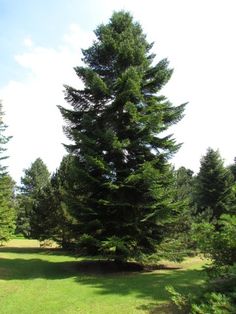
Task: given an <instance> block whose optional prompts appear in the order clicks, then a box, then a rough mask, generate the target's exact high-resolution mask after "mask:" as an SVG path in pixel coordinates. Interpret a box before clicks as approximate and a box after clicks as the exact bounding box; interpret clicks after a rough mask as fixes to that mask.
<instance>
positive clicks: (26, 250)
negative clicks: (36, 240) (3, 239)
mask: <svg viewBox="0 0 236 314" xmlns="http://www.w3.org/2000/svg"><path fill="white" fill-rule="evenodd" d="M0 253H19V254H34V253H40V254H45V255H64V256H73V255H74V254H73V253H70V252H69V251H68V252H67V251H65V250H63V249H61V248H43V247H6V246H2V247H1V246H0Z"/></svg>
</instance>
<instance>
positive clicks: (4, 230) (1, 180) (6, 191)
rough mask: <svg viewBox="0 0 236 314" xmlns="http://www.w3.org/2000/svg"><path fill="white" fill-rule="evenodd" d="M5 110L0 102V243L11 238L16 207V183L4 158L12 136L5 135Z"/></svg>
mask: <svg viewBox="0 0 236 314" xmlns="http://www.w3.org/2000/svg"><path fill="white" fill-rule="evenodd" d="M3 116H4V113H3V110H2V104H1V103H0V244H1V243H2V242H4V241H7V240H9V238H10V236H11V235H12V233H13V232H14V229H15V209H14V201H13V194H14V193H13V192H14V183H13V180H12V179H11V177H10V176H9V175H8V174H7V167H6V165H5V164H4V160H5V159H6V158H8V157H7V156H6V155H5V154H4V153H5V151H6V147H5V145H6V144H7V143H8V141H9V139H10V137H7V136H5V134H4V132H5V130H6V128H7V126H6V125H5V124H4V122H3Z"/></svg>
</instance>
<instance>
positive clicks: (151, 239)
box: [60, 11, 184, 259]
mask: <svg viewBox="0 0 236 314" xmlns="http://www.w3.org/2000/svg"><path fill="white" fill-rule="evenodd" d="M95 35H96V36H97V40H96V41H95V42H94V43H93V45H92V46H91V47H90V48H88V49H86V50H83V55H84V59H83V61H84V62H85V64H86V67H76V68H75V71H76V74H77V75H78V77H79V78H80V79H81V80H82V81H83V83H84V89H83V90H76V89H74V88H72V87H69V86H66V100H67V101H68V102H69V103H70V104H71V106H72V108H73V109H71V110H69V109H65V108H62V107H60V110H61V113H62V115H63V117H64V119H65V121H66V122H67V126H66V127H65V132H66V134H67V136H68V138H69V139H71V140H72V142H73V144H71V145H67V149H68V151H69V152H70V153H71V154H72V155H73V156H75V173H76V176H77V178H76V179H75V178H74V179H73V180H72V181H73V184H71V191H70V193H71V195H73V196H75V197H74V202H73V203H72V202H71V201H69V206H68V208H69V210H70V212H71V213H72V215H73V216H74V217H76V219H77V221H78V231H77V239H78V243H79V244H80V245H81V244H82V243H83V244H84V243H85V242H84V239H88V238H86V237H87V236H89V237H90V238H89V239H92V238H94V239H96V240H97V241H98V243H100V245H99V247H98V248H97V254H98V255H101V254H103V255H104V256H107V257H109V258H110V256H111V252H113V253H112V254H113V255H114V256H116V257H118V256H119V255H120V257H122V258H124V259H126V258H128V256H130V257H137V256H138V255H142V254H151V253H153V252H155V250H156V245H157V244H158V243H160V241H161V240H162V239H163V238H164V237H165V231H166V226H167V225H168V224H169V223H170V220H171V219H170V215H171V212H172V211H173V208H174V207H176V204H174V202H173V190H172V180H173V175H172V171H171V168H170V166H169V165H168V159H169V157H170V156H172V155H173V154H174V153H175V152H176V151H177V149H178V148H179V145H177V144H176V143H175V140H174V139H173V138H172V137H171V136H168V135H167V136H163V131H166V130H167V129H168V127H169V126H170V125H173V124H175V123H177V122H178V121H179V120H180V119H181V117H182V113H183V110H184V105H181V106H178V107H174V106H173V105H172V104H171V103H170V102H169V101H168V100H167V99H166V98H165V97H164V96H161V95H158V93H159V92H160V89H161V88H162V87H163V86H164V85H165V84H166V83H167V82H168V80H169V78H170V77H171V74H172V70H171V69H169V68H168V61H167V60H166V59H164V60H162V61H160V62H159V63H157V64H156V65H153V61H154V57H155V55H153V54H151V53H150V49H151V47H152V44H149V43H148V42H147V41H146V36H145V35H144V34H143V31H142V28H141V26H140V25H139V24H138V23H135V22H133V19H132V17H131V16H130V14H129V13H126V12H123V11H122V12H117V13H114V14H113V16H112V17H111V19H110V21H109V23H108V24H107V25H100V26H99V27H98V28H97V29H96V31H95ZM67 205H68V203H67ZM81 237H82V242H81ZM84 237H85V238H84ZM83 248H84V246H83ZM128 251H129V253H128Z"/></svg>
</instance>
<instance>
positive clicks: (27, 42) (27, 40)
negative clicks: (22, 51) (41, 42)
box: [23, 37, 34, 48]
mask: <svg viewBox="0 0 236 314" xmlns="http://www.w3.org/2000/svg"><path fill="white" fill-rule="evenodd" d="M23 43H24V45H25V47H29V48H30V47H32V46H33V44H34V43H33V41H32V39H31V38H30V37H26V38H25V39H24V41H23Z"/></svg>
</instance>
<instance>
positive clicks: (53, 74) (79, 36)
mask: <svg viewBox="0 0 236 314" xmlns="http://www.w3.org/2000/svg"><path fill="white" fill-rule="evenodd" d="M24 43H25V44H26V46H27V48H29V50H28V51H25V52H24V53H22V54H19V55H16V56H15V60H16V62H17V63H18V64H19V65H21V66H22V67H23V68H25V69H27V76H26V78H24V79H23V80H21V81H10V82H8V84H7V85H5V86H3V88H1V90H0V95H1V98H2V101H3V106H4V110H5V112H6V123H7V124H8V126H9V128H8V134H11V135H12V136H13V138H12V140H11V141H10V142H9V145H8V154H9V156H10V158H9V160H8V163H9V171H10V173H11V174H12V176H13V177H14V178H15V179H16V180H19V177H20V176H21V175H22V169H23V168H28V167H29V165H30V164H31V162H33V161H34V160H35V159H36V158H37V157H41V158H42V159H43V160H44V161H45V162H46V164H47V165H48V167H49V169H50V170H51V171H53V170H55V169H56V167H58V165H59V163H60V161H61V158H62V156H63V155H64V154H65V149H64V147H63V146H62V145H61V143H62V142H63V143H65V142H66V141H67V140H66V138H65V136H64V134H63V131H62V125H63V124H64V122H63V121H62V117H61V114H60V112H59V110H58V108H57V105H64V104H65V103H64V95H63V89H64V88H63V84H68V85H72V86H75V87H76V86H79V85H80V82H79V79H78V78H77V76H76V75H75V73H74V70H73V67H74V66H76V65H78V64H79V63H80V58H81V52H80V49H81V47H86V46H88V45H89V44H90V43H91V34H87V33H86V32H84V31H82V30H81V29H80V28H79V26H77V25H72V26H71V27H70V29H69V31H68V33H67V34H66V35H65V36H64V39H63V40H62V44H61V46H60V47H59V48H48V47H40V46H35V45H33V44H31V43H32V41H31V40H30V39H29V38H27V39H24Z"/></svg>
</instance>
